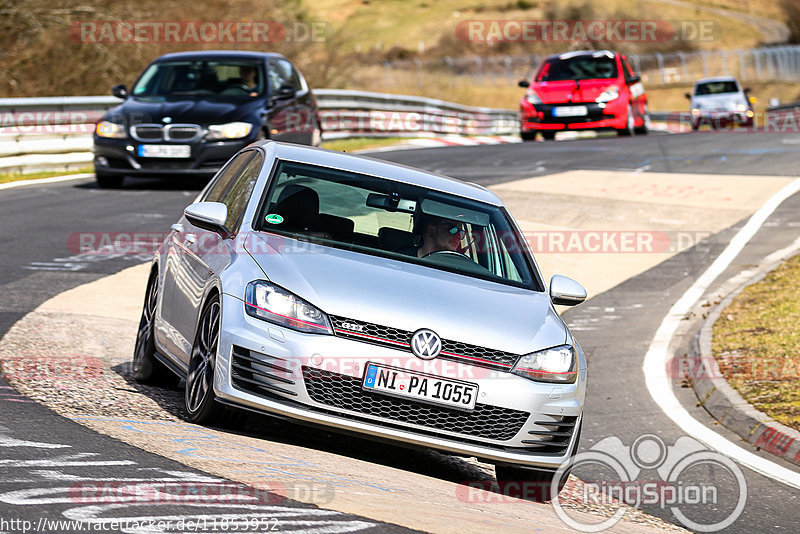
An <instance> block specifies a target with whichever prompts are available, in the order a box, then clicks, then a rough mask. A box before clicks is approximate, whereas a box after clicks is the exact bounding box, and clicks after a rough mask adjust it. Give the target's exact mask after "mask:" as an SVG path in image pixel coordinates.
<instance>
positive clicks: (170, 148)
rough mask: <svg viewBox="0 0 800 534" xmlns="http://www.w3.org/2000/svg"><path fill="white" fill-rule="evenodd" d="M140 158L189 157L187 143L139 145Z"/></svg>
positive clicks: (190, 153) (190, 151)
mask: <svg viewBox="0 0 800 534" xmlns="http://www.w3.org/2000/svg"><path fill="white" fill-rule="evenodd" d="M139 157H140V158H190V157H192V147H191V146H189V145H139Z"/></svg>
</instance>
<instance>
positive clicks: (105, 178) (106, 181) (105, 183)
mask: <svg viewBox="0 0 800 534" xmlns="http://www.w3.org/2000/svg"><path fill="white" fill-rule="evenodd" d="M94 179H95V181H96V182H97V187H100V188H102V189H118V188H119V187H120V186H122V181H123V180H124V179H125V177H123V176H113V175H110V174H103V173H100V172H96V171H95V173H94Z"/></svg>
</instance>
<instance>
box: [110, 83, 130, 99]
mask: <svg viewBox="0 0 800 534" xmlns="http://www.w3.org/2000/svg"><path fill="white" fill-rule="evenodd" d="M111 94H112V95H114V96H116V97H117V98H126V97H127V96H128V88H127V87H125V84H124V83H121V84H119V85H115V86H114V87H112V88H111Z"/></svg>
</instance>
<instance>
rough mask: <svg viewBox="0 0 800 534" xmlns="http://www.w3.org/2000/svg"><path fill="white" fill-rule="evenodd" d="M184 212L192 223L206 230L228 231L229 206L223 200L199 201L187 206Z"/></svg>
mask: <svg viewBox="0 0 800 534" xmlns="http://www.w3.org/2000/svg"><path fill="white" fill-rule="evenodd" d="M183 214H184V215H185V216H186V218H187V219H188V220H189V222H190V223H192V224H193V225H195V226H198V227H200V228H202V229H204V230H209V231H211V232H227V228H225V221H226V220H227V218H228V206H226V205H225V204H223V203H222V202H197V203H196V204H192V205H191V206H187V207H186V209H185V210H183Z"/></svg>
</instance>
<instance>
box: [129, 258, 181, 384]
mask: <svg viewBox="0 0 800 534" xmlns="http://www.w3.org/2000/svg"><path fill="white" fill-rule="evenodd" d="M157 302H158V269H153V272H152V273H151V274H150V280H148V282H147V292H146V293H145V297H144V305H143V306H142V317H141V319H140V320H139V330H138V332H137V333H136V345H135V346H134V349H133V378H134V379H136V381H137V382H141V383H145V384H156V383H160V384H165V383H169V382H177V377H176V376H175V375H174V374H173V373H172V372H171V371H170V370H169V369H168V368H167V367H166V366H165V365H164V364H163V363H161V362H160V361H158V359H157V358H156V343H155V337H154V334H153V322H154V319H155V315H156V304H157Z"/></svg>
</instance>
